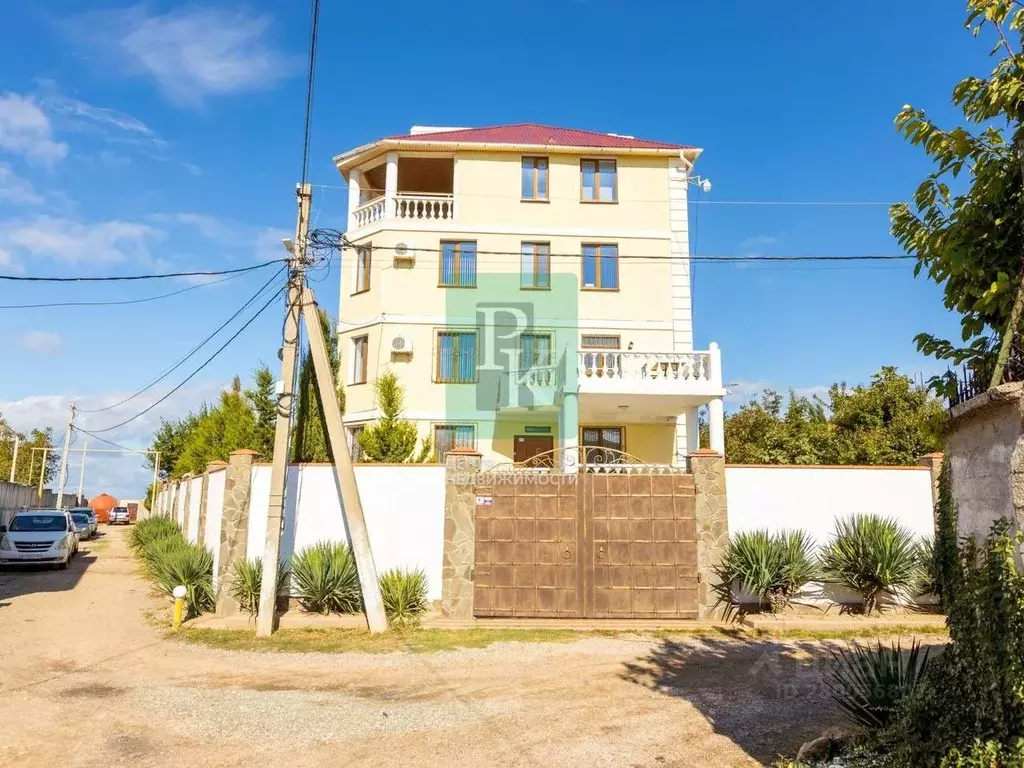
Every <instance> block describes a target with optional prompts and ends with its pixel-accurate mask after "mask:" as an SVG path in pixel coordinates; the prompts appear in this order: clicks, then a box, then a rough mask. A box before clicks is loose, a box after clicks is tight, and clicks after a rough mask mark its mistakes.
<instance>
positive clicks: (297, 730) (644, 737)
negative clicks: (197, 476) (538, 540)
mask: <svg viewBox="0 0 1024 768" xmlns="http://www.w3.org/2000/svg"><path fill="white" fill-rule="evenodd" d="M103 533H104V535H103V537H102V538H101V539H99V540H98V541H97V542H95V543H93V544H87V545H83V548H82V549H83V553H82V555H81V556H80V557H79V558H77V559H76V561H75V562H74V563H73V565H72V566H71V567H70V568H69V569H68V570H67V571H31V572H21V571H18V572H3V573H0V765H3V766H33V768H36V767H38V766H62V767H66V766H121V765H123V766H154V767H155V766H161V767H162V766H182V768H184V767H185V766H188V767H189V768H195V767H197V766H200V767H201V766H245V767H246V768H251V767H252V766H253V765H261V766H279V765H280V766H288V768H302V767H303V766H334V765H338V766H342V765H344V766H371V765H372V766H409V765H437V766H446V767H448V766H466V767H467V768H469V767H470V766H472V767H473V768H479V767H480V766H491V765H494V766H542V765H543V766H548V765H558V766H588V767H589V766H602V768H614V767H618V766H621V767H622V768H632V767H633V766H680V767H681V766H695V765H700V766H712V767H715V766H748V765H758V764H759V763H760V762H762V761H765V762H770V761H771V759H772V758H773V757H774V756H775V755H777V754H779V753H780V752H788V753H792V752H793V751H794V750H795V749H796V748H797V747H798V746H799V744H800V743H801V742H802V741H804V740H805V739H807V738H809V737H812V736H814V735H817V733H819V732H820V730H821V729H822V728H823V727H824V726H826V725H829V724H832V723H834V722H837V721H838V720H839V718H838V716H837V715H836V714H835V711H834V710H833V708H832V706H831V705H830V704H829V702H828V700H827V696H826V695H825V693H824V691H823V690H822V688H821V685H820V676H819V670H820V664H818V663H817V660H818V659H819V658H821V657H822V648H821V646H820V645H818V644H815V643H777V642H767V641H766V642H740V641H731V640H726V639H722V640H709V641H698V640H685V641H679V642H671V641H662V640H651V639H641V638H635V639H629V638H611V637H607V638H592V639H587V640H583V641H580V642H576V643H572V644H567V645H561V644H517V643H506V644H502V645H495V646H491V647H489V648H486V649H465V650H458V651H450V652H444V653H438V654H405V653H398V654H340V655H327V654H306V655H298V654H283V653H264V654H260V653H233V652H228V651H219V650H213V649H208V648H203V647H198V646H193V645H184V644H180V643H178V642H176V641H174V640H168V639H165V637H164V633H162V632H161V631H159V630H157V629H154V628H153V627H152V626H151V624H150V623H148V622H147V621H146V616H145V614H146V611H150V610H159V611H160V612H161V613H163V612H169V610H168V606H167V605H166V604H165V603H163V602H161V601H159V600H157V599H155V598H154V597H153V596H152V595H151V594H150V592H149V589H148V587H147V585H146V584H145V583H144V582H143V581H142V580H141V579H140V578H139V577H138V576H137V574H136V570H135V566H134V564H133V562H132V560H131V559H130V556H129V553H128V551H127V549H126V547H125V545H124V538H125V534H126V531H125V530H124V529H120V528H118V529H107V528H104V529H103Z"/></svg>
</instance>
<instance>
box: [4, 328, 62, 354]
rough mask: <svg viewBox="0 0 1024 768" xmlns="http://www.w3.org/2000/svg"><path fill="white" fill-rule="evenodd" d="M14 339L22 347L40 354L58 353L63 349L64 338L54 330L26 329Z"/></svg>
mask: <svg viewBox="0 0 1024 768" xmlns="http://www.w3.org/2000/svg"><path fill="white" fill-rule="evenodd" d="M15 341H16V342H17V344H18V346H20V347H21V348H22V349H27V350H28V351H29V352H36V353H38V354H40V355H59V354H60V353H61V352H62V351H63V350H64V340H63V339H61V337H60V334H59V333H57V332H55V331H26V332H25V333H23V334H21V336H19V337H17V338H16V339H15Z"/></svg>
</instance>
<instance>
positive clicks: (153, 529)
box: [128, 517, 181, 553]
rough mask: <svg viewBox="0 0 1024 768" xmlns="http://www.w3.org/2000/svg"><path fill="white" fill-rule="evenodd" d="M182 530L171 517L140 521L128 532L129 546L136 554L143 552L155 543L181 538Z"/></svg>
mask: <svg viewBox="0 0 1024 768" xmlns="http://www.w3.org/2000/svg"><path fill="white" fill-rule="evenodd" d="M180 535H181V529H180V528H179V527H178V524H177V523H175V522H174V521H173V520H171V519H170V518H169V517H151V518H148V519H146V520H140V521H139V522H138V523H136V524H135V525H133V526H132V527H131V530H130V531H129V532H128V546H130V547H131V548H132V549H133V550H135V551H136V552H140V553H141V552H143V551H145V550H146V548H147V547H148V546H149V545H150V544H152V543H153V542H154V541H157V540H159V539H165V538H169V537H173V536H180Z"/></svg>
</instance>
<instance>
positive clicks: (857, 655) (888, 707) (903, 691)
mask: <svg viewBox="0 0 1024 768" xmlns="http://www.w3.org/2000/svg"><path fill="white" fill-rule="evenodd" d="M832 658H833V662H834V663H833V664H832V665H831V666H830V667H829V669H828V671H827V673H826V675H825V684H826V685H827V686H828V688H829V692H830V693H831V695H832V699H833V700H834V701H835V702H836V703H837V704H838V705H839V706H840V707H842V708H843V709H844V710H845V711H846V713H847V714H848V715H849V716H850V717H851V718H852V719H853V721H854V722H855V723H857V724H858V725H862V726H864V727H865V728H869V729H879V728H885V727H886V726H888V725H889V724H890V723H891V722H893V720H894V719H895V718H896V716H897V715H898V713H899V707H900V706H901V704H902V703H903V702H904V701H905V700H906V699H907V698H908V697H909V696H910V695H911V694H912V693H913V691H914V689H915V688H916V687H917V684H918V682H919V681H920V680H921V677H922V673H923V672H924V669H925V666H926V665H927V664H928V650H927V649H925V651H924V653H923V654H922V653H921V644H920V643H918V642H913V643H911V646H910V650H909V651H908V652H907V653H906V654H904V652H903V649H902V648H901V647H900V643H899V642H896V644H894V645H890V646H888V647H886V646H883V645H882V642H881V641H879V642H878V645H877V646H876V647H874V648H872V647H870V646H862V645H859V644H858V643H852V644H851V645H850V646H849V647H848V648H846V649H844V650H840V651H832Z"/></svg>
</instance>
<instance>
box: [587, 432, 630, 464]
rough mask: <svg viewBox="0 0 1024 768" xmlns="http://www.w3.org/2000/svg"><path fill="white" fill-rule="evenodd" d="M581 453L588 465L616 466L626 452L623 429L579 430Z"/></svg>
mask: <svg viewBox="0 0 1024 768" xmlns="http://www.w3.org/2000/svg"><path fill="white" fill-rule="evenodd" d="M580 432H581V435H580V437H581V440H580V442H581V443H583V453H584V456H585V457H586V462H587V463H588V464H617V463H619V462H621V461H622V455H621V452H622V451H625V450H626V430H625V429H624V428H623V427H583V428H581V430H580Z"/></svg>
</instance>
